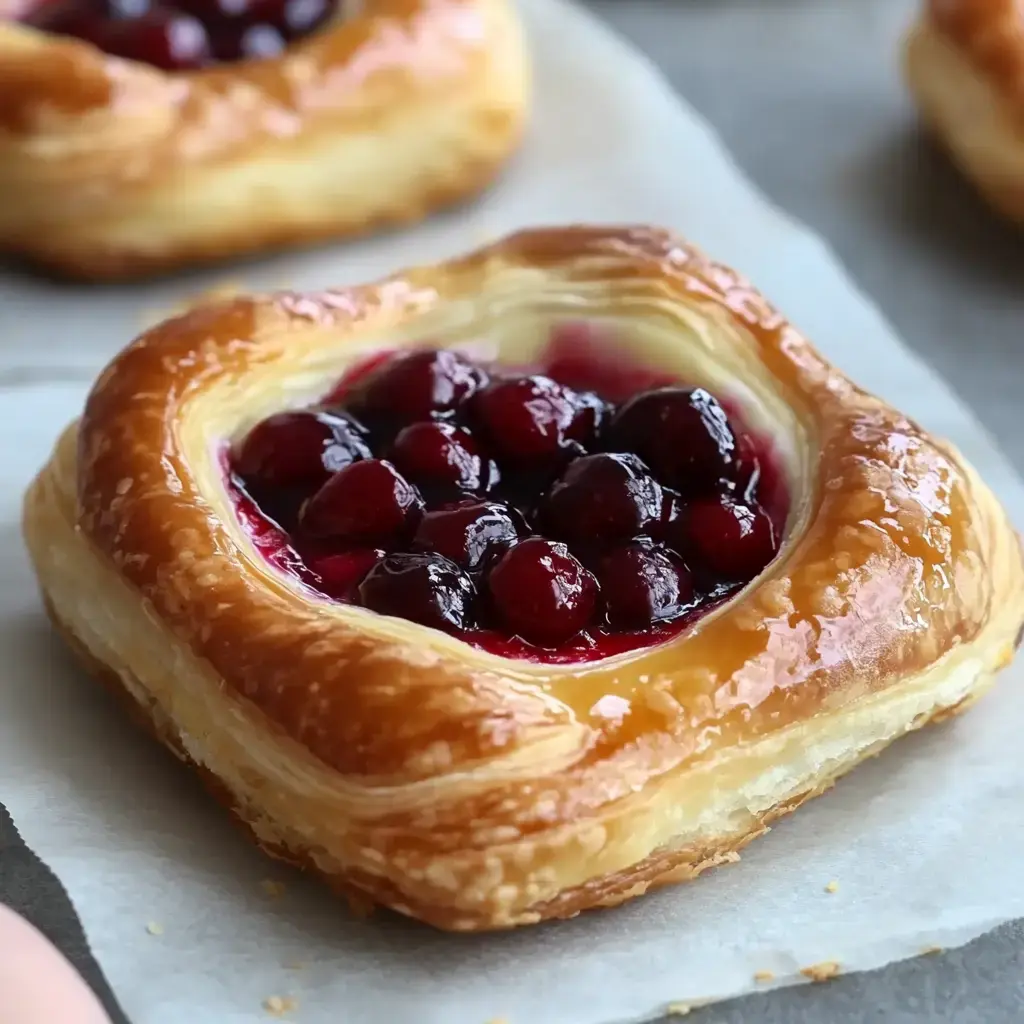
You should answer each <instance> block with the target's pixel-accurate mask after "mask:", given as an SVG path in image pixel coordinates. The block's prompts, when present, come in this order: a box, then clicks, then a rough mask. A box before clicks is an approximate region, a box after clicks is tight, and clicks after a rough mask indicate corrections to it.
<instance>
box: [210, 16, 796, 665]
mask: <svg viewBox="0 0 1024 1024" xmlns="http://www.w3.org/2000/svg"><path fill="white" fill-rule="evenodd" d="M223 2H224V3H225V4H226V3H227V0H223ZM585 336H586V332H585V331H584V330H583V329H582V328H581V327H580V325H569V326H567V327H562V328H560V329H556V331H555V332H554V334H553V336H552V339H551V341H550V343H549V346H548V349H547V354H546V357H545V359H544V360H543V364H542V365H541V366H538V367H534V368H530V369H528V370H526V371H523V370H519V371H513V370H511V369H509V368H503V367H499V366H493V365H489V366H484V365H481V364H479V363H477V362H474V361H473V360H471V359H469V358H467V357H466V356H463V355H460V354H458V353H455V352H451V351H445V350H436V349H429V348H424V349H419V350H416V351H413V352H411V353H406V354H401V355H393V356H389V357H386V358H379V357H378V358H376V359H375V360H374V361H373V362H372V363H371V364H368V365H366V366H364V367H362V368H360V369H359V370H357V371H354V372H351V373H350V374H349V375H348V376H347V377H346V378H345V379H344V380H343V381H342V382H341V383H340V384H339V385H338V386H337V387H335V388H334V389H333V390H332V392H331V393H330V395H329V396H328V397H327V398H326V399H324V400H323V402H322V403H321V404H319V405H316V406H311V407H309V408H306V409H299V410H293V411H289V412H282V413H278V414H276V415H274V416H270V417H269V418H267V419H265V420H263V421H262V422H260V423H258V424H257V425H256V426H255V427H253V428H252V429H251V430H250V431H249V433H248V434H247V435H246V436H245V437H244V438H243V439H242V441H241V442H240V443H239V444H237V445H236V446H235V447H234V449H233V450H232V451H231V452H230V453H229V454H228V455H227V464H226V467H227V472H228V474H229V477H230V486H231V488H232V491H233V494H234V496H235V499H236V505H237V507H238V511H239V516H240V518H241V520H242V523H243V525H244V526H245V527H246V528H247V529H248V530H249V531H250V533H251V534H252V536H253V538H254V540H255V542H256V544H257V547H258V548H259V549H260V551H261V552H262V553H263V554H264V556H265V557H267V558H268V560H269V561H271V562H272V563H273V564H274V565H276V566H277V567H278V568H279V569H281V570H283V571H285V572H288V573H290V574H292V575H295V576H297V577H298V578H299V579H301V580H302V581H303V582H304V583H305V584H306V585H308V586H310V587H312V588H313V589H315V590H317V591H319V592H320V593H322V594H324V595H326V596H327V597H329V598H332V599H334V600H337V601H344V602H348V603H352V604H356V605H361V606H362V607H364V608H367V609H369V610H371V611H374V612H377V613H379V614H382V615H390V616H398V617H401V618H405V619H408V620H410V621H412V622H416V623H419V624H421V625H425V626H431V627H434V628H436V629H441V630H444V631H446V632H449V633H452V634H454V635H456V636H458V637H460V638H462V639H463V640H465V641H467V642H469V643H472V644H474V645H476V646H479V647H483V648H485V649H487V650H490V651H493V652H495V653H499V654H504V655H506V656H510V657H521V658H531V659H534V660H542V661H579V660H590V659H595V658H600V657H606V656H608V655H610V654H615V653H619V652H622V651H627V650H631V649H635V648H638V647H643V646H647V645H650V644H653V643H657V642H660V641H662V640H664V639H667V638H668V637H670V636H672V635H674V634H675V633H677V632H679V631H680V630H681V629H683V628H685V627H686V626H687V625H688V624H689V623H691V622H692V621H693V620H694V618H695V617H696V616H698V615H700V614H701V613H703V612H705V611H707V610H709V609H710V608H711V607H712V606H713V605H714V604H716V603H717V602H719V601H721V600H722V599H724V598H726V597H728V596H729V594H731V593H733V592H735V591H736V590H737V589H739V588H740V587H742V586H744V585H745V584H746V583H748V582H749V581H750V580H751V579H753V578H754V577H755V576H757V574H758V573H759V572H760V571H761V570H762V569H764V567H765V566H766V565H768V563H769V562H771V560H772V559H773V558H774V557H775V555H776V554H777V552H778V546H779V540H780V537H781V531H782V529H783V527H784V525H785V519H786V513H787V504H788V502H787V498H786V493H785V486H784V483H783V481H782V479H781V475H780V473H779V471H778V466H777V464H776V462H775V460H774V459H773V458H772V453H771V451H770V450H769V448H768V446H767V445H766V444H765V443H764V442H763V441H762V440H761V439H759V438H758V437H756V436H755V435H753V434H752V433H750V432H749V431H748V430H746V429H745V427H744V425H743V423H742V421H741V418H740V417H739V416H738V415H730V414H729V413H728V412H727V411H726V408H724V407H723V405H722V404H721V402H719V400H718V399H717V398H716V397H715V396H714V395H712V394H711V393H710V392H708V391H707V390H705V389H704V388H699V387H688V386H686V385H684V384H682V383H680V382H678V381H667V380H665V379H664V377H663V376H657V375H654V374H651V373H649V372H647V371H645V370H643V369H641V368H638V367H635V366H629V365H628V364H627V363H625V362H624V357H623V355H622V353H623V349H622V347H621V346H619V347H618V348H617V349H614V350H612V349H602V348H601V347H600V346H596V345H595V346H592V347H591V348H590V349H587V347H586V345H584V344H583V343H582V342H581V338H583V337H585ZM627 385H628V387H627Z"/></svg>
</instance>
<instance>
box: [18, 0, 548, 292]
mask: <svg viewBox="0 0 1024 1024" xmlns="http://www.w3.org/2000/svg"><path fill="white" fill-rule="evenodd" d="M513 7H514V5H513V3H512V0H363V2H362V3H358V4H353V3H348V4H341V3H340V2H338V0H173V3H159V2H154V0H0V18H4V20H0V196H3V200H2V201H0V251H3V250H6V251H8V252H10V253H14V254H17V255H19V256H22V257H25V258H26V259H28V260H30V261H34V262H36V263H38V264H40V265H42V266H44V267H46V268H49V269H51V270H53V271H56V272H59V273H62V274H67V275H72V276H75V277H81V278H90V279H102V278H106V279H120V278H130V277H138V276H142V275H148V274H152V273H156V272H160V271H170V270H174V269H177V268H180V267H185V266H188V265H190V264H196V263H203V262H207V261H212V260H220V259H224V258H226V257H232V256H238V255H241V254H245V253H252V252H257V251H260V250H273V249H279V248H283V247H290V246H298V245H305V244H308V243H312V242H316V241H320V240H326V239H333V238H339V237H342V236H347V235H353V234H359V233H363V232H367V231H370V230H372V229H374V228H377V227H380V226H382V225H385V224H391V223H401V222H408V221H414V220H416V219H418V218H420V217H422V216H424V215H425V214H427V213H429V212H430V211H432V210H434V209H436V208H438V207H440V206H443V205H444V204H447V203H451V202H454V201H456V200H460V199H463V198H465V197H467V196H471V195H472V194H474V193H476V192H478V191H480V190H481V189H482V188H484V186H486V185H487V184H488V183H489V182H490V181H491V180H492V179H493V178H494V177H495V175H496V174H497V173H498V171H499V170H500V168H501V167H502V166H503V165H504V164H505V162H506V161H507V159H508V158H509V156H510V154H511V153H512V152H513V150H514V149H515V148H516V145H517V143H518V142H519V140H520V137H521V135H522V132H523V127H524V118H525V114H526V105H527V97H528V77H529V76H528V66H527V57H526V53H525V49H524V43H523V38H522V35H521V32H520V26H519V24H518V21H517V17H516V14H515V13H514V10H513ZM4 16H6V17H4Z"/></svg>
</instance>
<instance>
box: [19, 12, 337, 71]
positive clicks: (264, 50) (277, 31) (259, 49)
mask: <svg viewBox="0 0 1024 1024" xmlns="http://www.w3.org/2000/svg"><path fill="white" fill-rule="evenodd" d="M336 6H337V0H170V2H163V0H53V2H40V3H37V4H36V5H35V6H34V7H32V8H31V9H30V10H29V11H28V12H27V13H25V14H24V15H23V16H22V20H23V21H25V22H26V23H28V24H30V25H32V26H34V27H35V28H39V29H43V30H44V31H47V32H53V33H56V34H59V35H68V36H74V37H76V38H79V39H84V40H87V41H88V42H90V43H92V44H93V45H95V46H98V47H100V48H101V49H103V50H105V51H107V52H108V53H111V54H113V55H115V56H119V57H125V58H128V59H131V60H139V61H143V62H145V63H147V64H152V65H154V66H156V67H159V68H163V69H164V70H167V71H189V70H195V69H197V68H201V67H205V66H207V65H208V64H210V63H212V62H213V60H214V58H216V59H217V60H221V61H233V60H241V59H259V58H266V57H274V56H277V55H278V54H280V53H281V52H282V50H283V49H284V48H285V47H286V46H287V45H288V43H289V42H290V41H291V40H294V39H298V38H300V37H302V36H304V35H307V34H308V33H310V32H312V31H314V30H316V29H317V28H319V27H320V26H322V25H324V24H325V23H326V22H327V21H328V20H329V19H330V17H331V16H332V14H333V13H334V9H335V7H336Z"/></svg>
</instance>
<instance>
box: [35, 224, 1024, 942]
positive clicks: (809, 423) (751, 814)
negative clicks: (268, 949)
mask: <svg viewBox="0 0 1024 1024" xmlns="http://www.w3.org/2000/svg"><path fill="white" fill-rule="evenodd" d="M580 316H586V317H592V318H594V319H595V320H596V321H600V322H602V323H604V324H606V325H609V326H610V327H611V328H613V329H615V330H617V331H620V332H621V334H622V335H623V337H625V338H628V339H629V344H630V347H631V357H632V358H634V359H636V360H638V361H641V362H643V363H646V364H648V365H650V366H652V367H657V368H659V369H661V370H664V371H667V372H670V373H672V374H674V375H678V377H679V378H680V379H683V380H686V381H691V382H697V383H701V384H704V385H706V386H708V387H710V388H711V389H713V390H714V391H715V392H716V393H718V394H720V395H724V396H728V398H729V399H731V400H732V401H733V402H735V403H736V404H737V406H739V408H740V409H741V410H742V414H743V417H744V419H745V421H746V422H747V423H748V424H749V425H750V426H751V427H752V428H753V429H755V430H757V431H759V432H761V433H763V434H768V435H770V436H771V437H772V439H773V442H774V447H775V450H776V452H777V457H778V458H779V459H780V461H781V463H782V466H783V469H784V472H785V474H786V477H787V480H788V484H789V488H790V493H791V496H792V506H791V511H790V514H789V521H788V524H787V526H786V533H785V537H784V540H783V543H782V548H781V552H780V555H779V557H778V558H777V559H776V561H775V562H774V563H773V564H772V565H771V566H770V567H769V568H768V569H767V570H766V571H765V572H764V573H762V575H761V576H760V577H759V578H757V579H756V580H755V581H753V582H752V583H751V584H750V585H749V586H748V587H746V588H745V589H744V590H743V591H742V592H741V593H740V594H738V595H737V596H736V597H734V598H733V599H732V600H730V601H728V602H727V603H726V604H725V605H723V606H722V607H720V608H718V609H717V610H715V611H714V612H712V613H711V614H709V615H708V616H707V617H706V618H704V619H702V620H700V621H699V623H698V624H697V625H696V626H695V627H693V628H691V629H689V630H688V631H687V632H685V633H683V634H682V635H679V636H678V637H676V638H675V639H672V640H670V641H668V642H666V643H664V644H662V645H661V646H657V647H654V648H649V649H646V650H642V651H636V652H633V653H630V654H626V655H620V656H617V657H614V658H609V659H606V660H603V661H597V662H593V663H588V664H580V665H541V664H535V663H530V662H525V661H516V660H510V659H505V658H502V657H500V656H497V655H493V654H488V653H485V652H483V651H480V650H477V649H475V648H471V647H469V646H467V645H466V644H464V643H463V642H461V641H459V640H457V639H454V638H452V637H449V636H447V635H444V634H442V633H440V632H435V631H433V630H430V629H427V628H424V627H421V626H417V625H415V624H413V623H411V622H408V621H406V620H403V619H391V618H387V617H382V616H378V615H375V614H373V613H371V612H368V611H366V610H363V609H360V608H356V607H352V606H347V605H341V604H335V603H331V602H329V601H328V600H327V599H322V598H319V597H317V596H316V595H314V594H312V593H310V592H308V591H306V590H304V589H303V588H302V586H301V584H299V583H297V582H296V581H295V580H293V579H291V578H287V577H285V576H283V575H280V574H279V573H278V571H277V570H275V569H274V568H272V567H271V566H270V565H268V563H266V562H265V561H264V560H263V559H262V558H261V556H260V555H259V553H258V552H257V550H256V548H255V546H254V544H253V543H252V541H251V540H250V538H249V536H248V535H247V534H246V533H245V532H244V531H243V529H241V528H240V526H239V524H238V521H237V520H236V517H235V513H234V511H233V506H232V502H231V498H230V495H229V493H228V489H227V486H226V484H225V481H224V478H223V473H222V469H221V464H220V454H219V453H220V452H221V451H223V445H224V443H225V441H232V440H234V439H237V438H239V437H241V436H243V435H244V434H245V432H246V431H247V430H248V429H249V428H250V427H251V426H252V425H253V424H255V423H256V422H258V421H259V420H261V419H262V418H263V417H265V416H267V415H268V414H270V413H272V412H273V411H275V410H280V409H281V408H283V407H287V406H291V405H301V404H304V403H306V402H308V401H310V400H312V399H314V398H315V397H317V396H320V395H322V394H324V393H326V392H327V391H328V390H329V389H330V387H331V386H332V385H333V384H334V383H335V382H336V381H337V379H338V377H339V376H340V375H341V373H342V371H343V370H344V369H345V367H346V366H347V365H350V364H351V363H352V362H353V361H354V360H361V359H363V358H364V357H365V356H366V354H367V353H368V352H371V351H373V350H379V349H381V348H388V349H390V348H394V347H399V348H400V347H401V346H405V345H411V344H414V343H417V342H422V341H423V340H424V339H429V340H430V341H431V342H432V343H440V344H447V345H467V346H469V347H470V348H472V349H473V350H475V351H476V352H477V353H478V354H480V355H483V356H487V355H490V356H493V357H496V358H498V359H500V360H502V361H507V362H510V363H513V364H517V365H521V364H523V363H527V362H529V361H530V360H531V358H533V357H534V356H536V354H537V352H538V350H539V349H540V347H541V346H543V344H544V343H545V341H546V338H547V336H548V334H549V330H550V327H551V325H552V323H553V322H554V321H557V320H559V319H560V318H565V317H571V318H574V319H575V318H578V317H580ZM24 528H25V536H26V538H27V541H28V546H29V550H30V552H31V555H32V559H33V561H34V564H35V567H36V571H37V573H38V576H39V581H40V583H41V586H42V591H43V594H44V595H45V601H46V605H47V607H48V608H49V611H50V614H51V616H52V618H53V621H54V622H55V623H56V625H57V627H58V629H59V630H60V631H61V632H62V633H63V634H64V635H65V636H66V637H67V638H68V639H69V641H70V643H71V645H72V646H73V647H74V648H75V649H76V650H77V651H78V653H79V654H80V655H81V657H82V659H83V660H84V661H85V663H86V665H88V666H89V667H90V668H91V669H92V670H93V671H94V672H95V673H96V674H97V675H99V676H100V677H101V678H102V679H104V680H106V681H107V682H108V683H109V684H110V685H111V686H112V687H113V688H114V689H115V690H116V691H118V692H120V693H122V694H123V695H124V696H125V697H126V698H127V699H128V701H129V703H130V705H131V706H132V707H133V708H134V709H135V711H136V712H137V714H138V716H139V717H140V718H141V719H142V720H143V721H144V722H145V723H147V724H148V726H149V727H150V728H151V729H152V731H153V732H154V733H155V734H156V735H157V736H158V737H159V738H160V740H162V741H163V742H164V743H165V744H166V745H167V746H169V747H170V748H171V749H172V750H173V751H175V752H176V753H177V754H178V755H179V756H180V757H181V758H182V759H183V760H185V761H186V762H189V763H193V764H195V765H196V766H198V767H199V769H200V770H201V772H202V774H203V776H204V777H205V778H206V779H207V781H208V782H209V783H210V784H211V786H212V788H213V790H214V792H215V793H216V794H217V795H218V796H219V797H220V799H221V800H223V801H224V802H225V803H227V805H228V806H229V807H230V808H231V809H232V810H233V811H234V813H235V814H236V815H237V816H238V818H239V819H240V820H241V821H242V822H243V823H244V824H245V825H246V826H247V827H248V829H250V830H251V832H252V834H253V835H254V836H255V838H256V841H257V842H258V843H259V844H260V845H261V846H263V847H264V848H266V849H267V850H269V851H271V852H272V853H274V854H276V855H278V856H282V857H285V858H288V859H290V860H292V861H295V862H298V863H300V864H303V865H305V866H307V867H309V868H312V869H313V870H315V871H316V872H319V873H320V874H321V875H323V876H326V878H327V879H328V880H329V881H330V882H331V883H332V884H333V885H334V886H335V887H336V888H338V889H339V890H342V891H345V892H348V893H355V894H359V895H360V896H363V897H368V898H369V900H371V901H373V902H376V903H379V904H383V905H385V906H388V907H392V908H394V909H395V910H398V911H400V912H402V913H404V914H408V915H412V916H414V917H417V918H421V919H423V920H425V921H428V922H431V923H432V924H435V925H438V926H441V927H443V928H448V929H458V930H474V929H491V928H506V927H510V926H515V925H523V924H529V923H532V922H536V921H540V920H542V919H545V918H556V917H568V916H572V915H574V914H576V913H578V912H579V911H581V910H583V909H586V908H588V907H594V906H598V905H611V904H616V903H619V902H621V901H623V900H626V899H628V898H630V897H632V896H636V895H638V894H640V893H643V892H644V891H645V890H647V889H648V888H650V887H651V886H653V885H660V884H662V883H666V882H673V881H680V880H683V879H688V878H692V877H694V876H695V875H697V874H699V873H700V872H701V871H703V870H704V869H705V868H707V867H710V866H712V865H715V864H719V863H722V862H726V861H730V860H735V859H736V856H737V851H738V850H739V849H740V847H742V846H743V845H744V844H745V843H747V842H748V841H749V840H750V839H752V838H753V837H754V836H757V835H760V834H761V833H763V832H764V831H766V829H767V826H768V823H769V822H770V821H771V820H772V819H774V818H776V817H778V816H779V815H780V814H784V813H786V812H788V811H790V810H792V809H793V808H795V807H796V806H797V805H798V804H800V803H801V802H803V801H804V800H806V799H807V798H808V797H811V796H814V795H815V794H818V793H820V792H822V791H823V790H824V789H826V788H827V787H828V786H830V785H831V783H832V782H833V781H834V780H835V779H836V778H837V776H839V775H841V774H843V773H844V772H846V771H847V770H848V769H850V768H852V767H853V766H854V765H855V764H857V763H858V762H859V761H861V760H863V759H864V758H865V757H868V756H870V755H872V754H876V753H878V752H879V751H880V750H881V749H882V748H883V747H885V746H886V745H887V744H888V743H889V742H891V741H892V740H894V739H895V738H896V737H898V736H901V735H902V734H904V733H905V732H907V731H908V730H911V729H916V728H918V727H919V726H922V725H924V724H925V723H927V722H929V721H934V720H936V719H939V718H942V717H943V716H945V715H946V714H948V713H950V712H952V711H955V710H958V709H960V708H962V707H964V706H965V705H967V704H968V703H970V702H971V701H972V700H974V699H975V697H977V696H978V695H979V694H980V693H981V692H982V691H984V690H985V689H986V688H987V687H988V686H989V684H990V683H991V682H992V679H993V676H994V674H995V673H996V672H997V670H999V669H1000V668H1002V667H1003V666H1005V665H1006V664H1007V663H1008V662H1009V660H1010V659H1011V657H1012V655H1013V651H1014V649H1015V643H1016V642H1017V640H1018V634H1019V630H1020V629H1021V623H1022V621H1024V566H1022V556H1021V549H1020V546H1019V544H1018V540H1017V537H1016V535H1015V533H1014V531H1013V530H1012V528H1011V527H1010V525H1009V523H1008V522H1007V518H1006V516H1005V514H1004V512H1003V510H1002V509H1001V507H1000V506H999V504H998V503H997V501H996V499H995V498H994V497H993V495H992V494H991V493H990V491H989V490H988V489H987V487H986V486H985V485H984V484H983V483H982V482H981V481H980V480H979V479H978V477H977V476H976V475H975V473H974V472H973V471H972V469H971V468H970V467H969V466H968V465H966V464H965V463H964V462H963V461H962V459H961V458H960V456H959V455H958V454H957V452H956V451H955V450H954V449H953V448H952V447H950V446H949V445H948V444H945V443H941V442H938V441H936V440H934V439H932V438H930V437H929V436H928V435H927V434H925V433H924V432H923V431H922V430H921V429H920V428H919V427H918V426H917V425H915V424H914V423H912V422H911V421H909V420H907V419H906V418H904V417H903V416H901V415H900V414H899V413H897V412H895V411H894V410H892V409H891V408H889V407H888V406H886V405H885V404H884V403H882V402H881V401H879V400H878V399H876V398H873V397H871V396H869V395H867V394H865V393H864V392H863V391H860V390H859V389H858V388H857V387H855V386H854V385H853V384H852V383H851V382H850V381H849V380H847V379H846V378H845V377H844V376H843V375H842V374H840V373H839V372H838V371H837V370H835V369H834V368H832V367H831V366H830V365H829V364H828V363H827V362H825V360H824V359H822V357H821V356H820V355H818V354H817V353H816V352H815V350H814V349H813V348H812V347H811V345H810V344H809V343H808V342H807V341H806V340H804V338H802V337H801V336H800V334H799V333H798V332H797V331H796V330H795V329H794V328H793V327H791V326H790V325H789V324H788V323H787V322H786V320H785V319H783V317H782V316H781V315H780V314H779V313H777V312H776V311H775V310H774V309H773V308H772V307H771V306H770V305H769V304H768V303H767V302H766V301H765V300H764V299H763V298H762V297H761V296H760V295H759V294H758V293H757V292H756V291H754V290H753V289H752V288H751V287H750V285H748V284H747V283H746V282H745V281H744V280H742V279H741V278H740V277H739V276H737V274H735V273H734V272H733V271H731V270H729V269H727V268H726V267H723V266H719V265H717V264H715V263H713V262H711V261H710V260H708V259H706V258H705V257H704V256H702V255H701V254H699V253H698V252H696V251H695V250H693V249H691V248H690V247H689V246H687V245H686V244H685V243H683V242H681V241H679V240H677V239H674V238H673V237H671V236H669V235H667V234H665V233H662V232H660V231H656V230H649V229H624V230H617V229H600V228H595V229H589V228H571V229H551V230H538V231H529V232H526V233H523V234H519V235H515V236H513V237H511V238H509V239H507V240H505V241H503V242H500V243H498V244H496V245H494V246H492V247H490V248H487V249H484V250H482V251H480V252H478V253H476V254H473V255H471V256H468V257H466V258H464V259H459V260H456V261H454V262H451V263H447V264H441V265H438V266H433V267H425V268H420V269H416V270H411V271H407V272H405V273H402V274H399V275H397V276H395V277H392V278H390V279H389V280H386V281H383V282H381V283H378V284H375V285H371V286H367V287H362V288H351V289H344V290H338V291H332V292H326V293H322V294H315V295H298V294H287V293H286V294H278V295H272V296H265V297H255V298H239V299H236V300H234V301H229V302H224V303H220V304H216V305H211V306H208V307H206V308H202V309H198V310H195V311H193V312H190V313H188V314H186V315H184V316H182V317H179V318H178V319H175V320H170V321H168V322H166V323H164V324H163V325H161V326H159V327H156V328H154V329H153V330H151V331H150V332H148V333H147V334H145V335H143V336H142V337H141V338H139V339H138V340H137V341H136V342H135V343H134V344H132V345H131V346H129V347H128V348H127V349H126V350H125V351H124V352H123V353H122V354H121V355H119V356H118V357H117V358H116V359H115V360H114V361H113V363H112V364H111V365H110V366H109V367H108V368H107V370H106V371H105V372H104V373H103V374H102V376H101V377H100V379H99V380H98V381H97V383H96V385H95V387H94V389H93V391H92V393H91V395H90V397H89V399H88V402H87V405H86V408H85V412H84V415H83V416H82V418H81V419H80V420H79V421H78V422H77V423H76V424H74V425H72V426H71V427H69V428H68V430H67V432H66V433H65V434H64V435H63V437H62V438H61V439H60V441H59V443H58V444H57V447H56V450H55V452H54V454H53V457H52V458H51V460H50V462H49V463H48V464H47V465H46V467H45V468H44V469H43V470H42V472H41V473H40V475H39V477H38V478H37V479H36V480H35V482H34V483H33V484H32V487H31V489H30V490H29V492H28V495H27V498H26V502H25V517H24Z"/></svg>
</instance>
